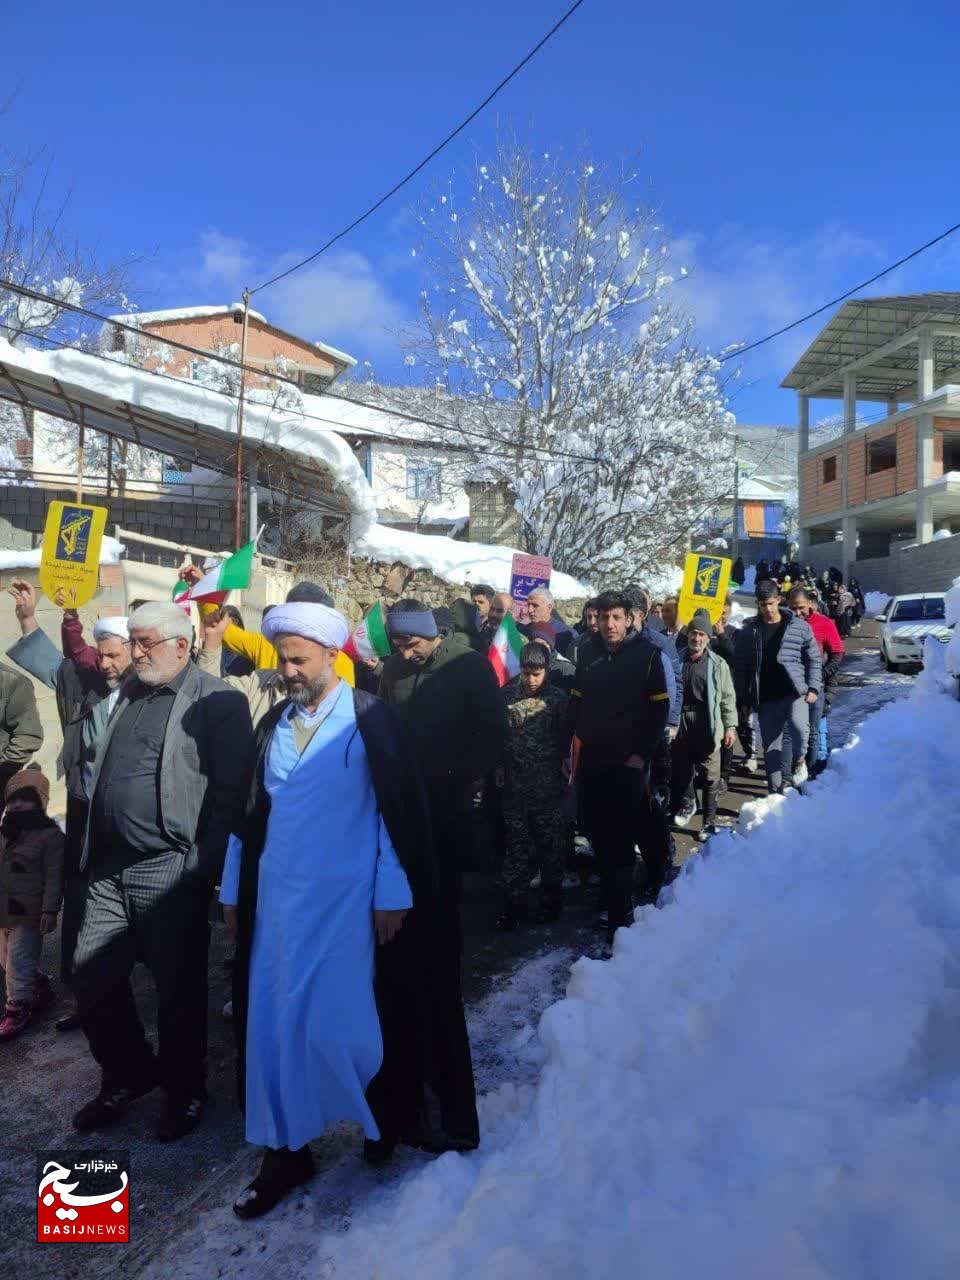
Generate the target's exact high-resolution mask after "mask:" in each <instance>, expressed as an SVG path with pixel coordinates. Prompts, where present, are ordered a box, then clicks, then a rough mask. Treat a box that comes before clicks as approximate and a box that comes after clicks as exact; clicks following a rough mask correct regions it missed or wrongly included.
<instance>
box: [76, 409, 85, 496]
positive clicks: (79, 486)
mask: <svg viewBox="0 0 960 1280" xmlns="http://www.w3.org/2000/svg"><path fill="white" fill-rule="evenodd" d="M84 434H85V433H84V422H83V410H82V409H81V410H80V430H79V431H78V432H77V503H78V504H79V503H81V502H83V446H84V444H85V443H86V441H85V440H84Z"/></svg>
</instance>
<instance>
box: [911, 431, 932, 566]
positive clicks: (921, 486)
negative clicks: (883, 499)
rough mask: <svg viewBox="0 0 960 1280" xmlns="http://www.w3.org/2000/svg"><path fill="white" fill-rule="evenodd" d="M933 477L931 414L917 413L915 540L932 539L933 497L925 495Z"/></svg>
mask: <svg viewBox="0 0 960 1280" xmlns="http://www.w3.org/2000/svg"><path fill="white" fill-rule="evenodd" d="M932 479H933V414H931V413H920V414H918V415H917V516H916V522H917V523H916V535H915V536H916V539H917V542H921V543H922V542H931V541H932V540H933V499H932V498H930V497H928V496H926V493H925V490H926V488H927V485H929V484H930V482H931V480H932Z"/></svg>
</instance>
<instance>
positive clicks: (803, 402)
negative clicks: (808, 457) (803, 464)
mask: <svg viewBox="0 0 960 1280" xmlns="http://www.w3.org/2000/svg"><path fill="white" fill-rule="evenodd" d="M809 448H810V397H809V396H805V395H804V394H803V393H802V392H800V391H798V392H797V451H798V452H799V453H806V452H807V450H808V449H809Z"/></svg>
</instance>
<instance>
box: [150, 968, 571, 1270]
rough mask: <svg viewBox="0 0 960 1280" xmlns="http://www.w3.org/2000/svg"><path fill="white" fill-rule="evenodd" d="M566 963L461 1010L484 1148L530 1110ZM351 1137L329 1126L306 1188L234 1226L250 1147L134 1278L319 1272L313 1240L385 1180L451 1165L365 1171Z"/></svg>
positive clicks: (251, 1166)
mask: <svg viewBox="0 0 960 1280" xmlns="http://www.w3.org/2000/svg"><path fill="white" fill-rule="evenodd" d="M574 959H575V955H574V952H573V951H571V950H570V949H568V948H565V947H555V948H552V949H550V950H547V951H544V952H542V953H541V954H539V955H537V956H534V957H533V958H532V959H530V960H527V961H525V962H524V963H522V964H520V965H518V966H517V967H516V968H515V969H513V970H512V971H510V972H508V973H506V974H504V975H503V977H501V978H500V979H498V980H497V982H496V983H495V984H494V986H493V987H492V989H491V990H490V991H489V993H488V994H487V995H486V996H485V997H484V998H483V999H482V1000H479V1001H477V1002H476V1003H475V1004H473V1005H472V1006H470V1007H469V1008H468V1009H467V1026H468V1028H469V1032H470V1044H471V1047H472V1050H473V1065H474V1073H475V1076H476V1083H477V1092H478V1094H479V1095H480V1099H479V1108H480V1125H481V1130H482V1132H483V1134H484V1146H485V1147H486V1146H488V1145H489V1146H491V1148H492V1146H494V1145H497V1144H498V1143H499V1142H500V1138H499V1136H498V1135H500V1134H501V1132H503V1131H504V1130H506V1132H508V1133H510V1132H512V1130H513V1121H514V1117H515V1115H516V1114H517V1113H518V1112H522V1111H526V1110H528V1109H529V1107H530V1104H531V1101H532V1098H533V1092H534V1085H535V1082H536V1079H537V1076H538V1074H539V1072H540V1070H541V1068H542V1066H543V1062H544V1059H545V1056H546V1050H545V1048H544V1045H543V1043H542V1041H541V1040H540V1038H539V1036H538V1035H537V1023H538V1021H539V1019H540V1016H541V1015H542V1013H543V1011H544V1010H545V1009H547V1008H548V1007H549V1006H550V1005H552V1004H554V1003H555V1002H556V1000H557V999H559V998H560V997H561V996H562V995H563V991H564V986H565V983H566V980H567V976H568V974H569V972H570V966H571V964H572V963H573V961H574ZM361 1138H362V1135H361V1133H360V1130H359V1129H357V1128H355V1127H353V1126H350V1125H338V1126H337V1127H336V1128H335V1129H333V1130H332V1131H331V1132H330V1133H328V1134H327V1135H326V1137H325V1138H324V1140H323V1141H322V1142H321V1143H314V1144H313V1149H314V1153H315V1156H316V1159H317V1169H318V1173H317V1176H316V1177H315V1178H314V1180H313V1181H312V1182H311V1184H310V1186H309V1187H308V1188H306V1189H305V1191H304V1192H303V1193H302V1194H301V1195H300V1196H294V1197H291V1198H290V1200H289V1201H288V1202H286V1203H284V1204H282V1205H280V1206H279V1207H278V1208H277V1209H276V1210H275V1211H274V1212H273V1213H272V1214H270V1216H269V1217H268V1218H265V1219H264V1220H263V1222H261V1223H250V1224H244V1225H242V1226H238V1223H237V1219H236V1217H235V1216H234V1214H233V1212H232V1210H231V1208H230V1205H231V1204H232V1203H233V1200H234V1199H235V1198H236V1196H237V1195H238V1193H239V1192H240V1190H241V1189H242V1187H243V1186H244V1185H245V1184H246V1183H247V1182H248V1181H249V1180H250V1178H251V1177H252V1176H253V1173H254V1172H255V1168H256V1154H257V1153H256V1152H255V1150H254V1149H253V1148H251V1149H250V1155H249V1158H248V1159H245V1160H243V1161H241V1162H240V1163H239V1164H237V1165H236V1166H235V1167H233V1168H231V1167H229V1166H228V1167H227V1168H226V1169H225V1170H224V1173H223V1174H222V1175H221V1176H220V1178H219V1181H218V1184H217V1189H216V1196H218V1197H219V1202H218V1203H216V1205H215V1207H213V1208H210V1209H207V1210H205V1211H203V1212H201V1213H200V1215H199V1219H198V1221H197V1223H196V1224H195V1225H194V1226H193V1227H191V1228H189V1229H186V1230H184V1231H182V1232H181V1233H180V1235H179V1237H178V1240H177V1242H176V1244H175V1245H174V1246H173V1247H172V1248H171V1249H169V1250H167V1251H165V1252H164V1254H163V1256H162V1257H158V1258H156V1259H154V1260H153V1261H152V1262H151V1263H150V1264H149V1265H147V1266H146V1267H145V1268H140V1269H139V1270H138V1272H137V1274H138V1275H139V1276H140V1277H141V1280H168V1278H169V1276H170V1275H171V1274H176V1275H177V1277H178V1280H209V1277H210V1276H217V1275H220V1276H224V1277H230V1280H247V1277H249V1278H250V1280H259V1277H261V1276H263V1275H271V1276H274V1277H278V1278H279V1277H283V1278H284V1280H292V1278H293V1277H297V1280H299V1278H300V1277H304V1278H305V1277H308V1276H318V1275H322V1274H324V1271H323V1269H322V1268H321V1264H319V1262H318V1259H317V1241H318V1239H319V1238H320V1237H321V1234H322V1233H323V1232H325V1231H328V1230H330V1229H331V1227H333V1228H334V1229H335V1230H336V1229H339V1230H346V1229H347V1228H348V1227H349V1226H350V1225H351V1221H352V1219H353V1217H354V1216H355V1215H356V1214H358V1213H359V1212H360V1211H361V1210H362V1212H363V1213H364V1215H366V1214H367V1213H368V1212H370V1211H371V1210H374V1211H375V1210H376V1206H377V1205H378V1204H379V1202H380V1200H381V1198H382V1197H383V1196H384V1194H385V1193H387V1192H388V1191H389V1190H390V1188H391V1187H392V1185H393V1184H394V1182H396V1181H398V1180H399V1181H401V1182H402V1181H404V1180H406V1179H408V1178H416V1177H417V1176H418V1175H420V1174H423V1173H428V1172H429V1168H430V1166H431V1164H437V1165H440V1164H444V1165H445V1166H446V1164H449V1163H450V1162H451V1161H454V1162H455V1161H456V1160H457V1159H458V1157H455V1156H453V1157H451V1156H443V1157H441V1159H440V1160H438V1161H434V1160H433V1158H432V1157H429V1156H425V1155H423V1154H422V1153H421V1152H415V1151H411V1150H410V1149H409V1148H407V1147H401V1148H399V1149H398V1151H397V1154H396V1155H395V1156H394V1158H393V1160H392V1161H391V1163H390V1165H389V1166H387V1167H386V1168H385V1169H382V1170H373V1169H370V1168H368V1167H367V1166H366V1165H364V1164H363V1163H362V1162H361V1161H360V1159H359V1153H360V1144H361Z"/></svg>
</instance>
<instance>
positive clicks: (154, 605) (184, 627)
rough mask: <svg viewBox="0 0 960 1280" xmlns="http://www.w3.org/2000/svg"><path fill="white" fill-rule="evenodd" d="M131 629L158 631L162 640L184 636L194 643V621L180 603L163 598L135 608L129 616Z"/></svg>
mask: <svg viewBox="0 0 960 1280" xmlns="http://www.w3.org/2000/svg"><path fill="white" fill-rule="evenodd" d="M127 629H128V630H129V631H131V632H132V631H156V633H157V635H158V636H160V638H161V639H162V640H174V639H176V638H177V637H180V636H182V637H183V639H184V640H187V641H189V642H190V643H193V623H192V622H191V621H190V619H189V617H188V616H187V614H186V613H184V611H183V610H182V609H181V608H180V606H179V605H178V604H167V603H165V602H164V601H162V600H149V601H148V602H147V603H146V604H142V605H141V606H140V608H139V609H134V611H133V613H131V614H130V616H129V618H127Z"/></svg>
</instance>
